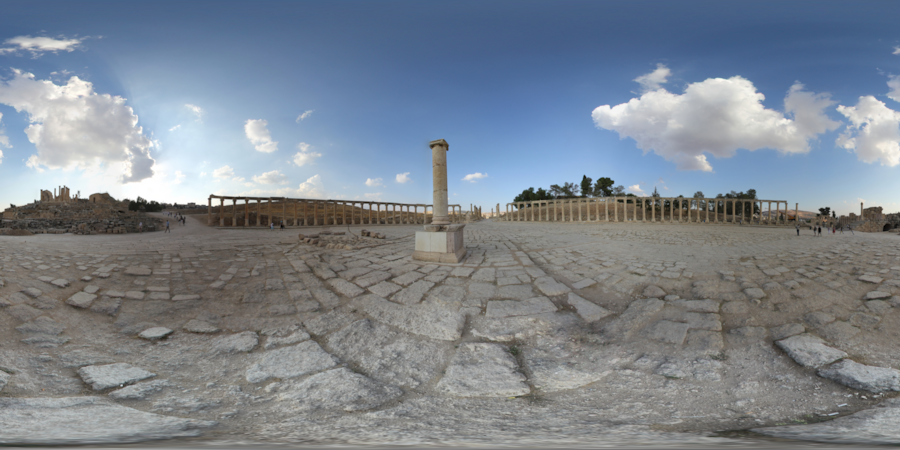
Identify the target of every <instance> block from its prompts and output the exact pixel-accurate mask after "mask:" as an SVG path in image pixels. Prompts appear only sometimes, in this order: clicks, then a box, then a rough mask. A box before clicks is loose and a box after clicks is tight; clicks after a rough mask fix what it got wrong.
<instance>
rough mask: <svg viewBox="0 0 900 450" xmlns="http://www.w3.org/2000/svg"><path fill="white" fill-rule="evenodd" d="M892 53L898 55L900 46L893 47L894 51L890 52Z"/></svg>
mask: <svg viewBox="0 0 900 450" xmlns="http://www.w3.org/2000/svg"><path fill="white" fill-rule="evenodd" d="M891 54H892V55H900V47H894V51H893V52H891Z"/></svg>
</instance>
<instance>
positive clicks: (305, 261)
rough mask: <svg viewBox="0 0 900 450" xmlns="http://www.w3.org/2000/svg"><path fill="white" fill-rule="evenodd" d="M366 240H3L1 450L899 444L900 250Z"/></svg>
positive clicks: (541, 227) (712, 240)
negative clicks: (454, 253)
mask: <svg viewBox="0 0 900 450" xmlns="http://www.w3.org/2000/svg"><path fill="white" fill-rule="evenodd" d="M338 228H340V230H338ZM361 229H362V228H361V227H352V226H351V227H349V229H348V228H347V227H336V228H334V230H333V231H345V232H348V233H347V234H346V235H341V239H342V240H345V239H355V237H353V238H351V236H354V235H355V236H359V234H360V231H361ZM368 229H369V230H374V231H375V232H377V233H379V234H383V235H384V239H371V238H364V237H359V239H360V241H363V240H365V245H353V244H352V243H349V242H347V243H343V241H342V245H328V246H325V247H322V246H318V245H309V243H301V242H300V241H299V239H298V236H297V233H298V232H300V233H304V234H306V235H310V234H315V233H320V232H322V231H326V232H327V231H331V230H330V229H328V228H303V229H301V230H299V231H298V230H297V229H289V230H288V231H286V232H282V231H278V230H276V231H270V230H268V229H250V230H241V229H222V230H219V229H214V228H207V227H205V226H203V225H200V224H199V223H198V222H197V221H196V220H194V219H190V220H189V221H188V224H187V226H181V225H176V226H174V228H173V233H171V234H162V233H151V234H143V235H135V234H127V235H101V236H78V237H75V236H71V235H42V236H31V237H11V236H10V237H7V236H3V237H0V423H3V424H4V427H2V428H0V444H71V443H118V442H136V441H144V440H151V439H165V438H175V437H178V438H186V437H198V436H199V437H202V438H205V439H219V440H229V441H234V440H242V441H257V442H284V443H314V444H329V443H341V444H457V445H462V444H480V445H481V444H495V443H504V444H511V443H512V444H521V445H527V444H542V443H543V444H548V443H553V444H557V445H569V444H571V445H575V444H585V443H593V444H596V443H597V442H603V443H605V444H608V445H611V446H614V445H618V444H624V443H629V444H635V443H646V444H656V445H659V444H669V445H676V444H678V443H687V444H690V445H703V444H709V445H725V444H730V443H734V441H733V438H732V437H729V436H731V435H730V434H728V433H726V432H730V431H735V430H742V431H746V433H743V434H742V435H741V436H744V437H742V439H748V436H749V438H751V439H752V438H754V436H755V437H756V438H759V439H762V438H763V436H766V435H768V436H774V437H779V438H788V439H801V440H819V441H828V442H836V441H840V442H852V443H864V444H876V443H877V444H884V443H891V444H900V426H897V424H898V423H900V422H898V419H900V404H898V403H897V400H896V399H895V397H896V395H897V391H900V372H898V371H897V370H896V368H897V367H900V351H898V350H900V348H898V347H900V339H898V337H900V336H898V334H900V326H898V325H900V313H898V309H900V297H898V295H900V238H898V237H897V235H895V234H888V233H871V234H866V233H857V234H856V235H850V234H844V235H828V236H822V237H813V236H812V235H811V233H809V232H807V233H803V232H801V236H800V237H797V236H796V233H795V231H794V229H793V228H773V227H747V226H743V227H738V226H729V225H696V224H695V225H678V224H637V223H619V224H608V223H601V224H597V223H588V224H540V223H536V224H535V223H508V222H499V223H495V222H491V221H485V222H479V223H475V224H470V225H468V226H467V227H466V244H467V247H468V251H469V253H468V258H467V259H466V260H465V261H464V263H463V264H459V265H438V264H425V263H422V262H418V261H414V260H412V259H411V258H410V255H411V253H412V251H413V234H414V232H415V231H416V230H417V229H419V227H417V226H392V227H389V226H386V227H375V228H371V226H369V227H368ZM324 236H328V235H324ZM328 247H330V248H328Z"/></svg>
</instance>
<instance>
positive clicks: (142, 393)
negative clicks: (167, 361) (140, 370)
mask: <svg viewBox="0 0 900 450" xmlns="http://www.w3.org/2000/svg"><path fill="white" fill-rule="evenodd" d="M170 386H172V384H171V383H169V382H168V381H166V380H150V381H142V382H140V383H135V384H132V385H131V386H125V387H123V388H121V389H116V390H114V391H112V392H110V393H109V398H112V399H115V400H145V399H146V398H147V397H148V396H150V395H153V394H156V393H159V392H162V390H163V389H164V388H166V387H170Z"/></svg>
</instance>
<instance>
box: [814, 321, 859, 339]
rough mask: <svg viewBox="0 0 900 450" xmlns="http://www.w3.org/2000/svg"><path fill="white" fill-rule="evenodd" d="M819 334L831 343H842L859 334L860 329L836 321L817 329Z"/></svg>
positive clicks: (847, 323)
mask: <svg viewBox="0 0 900 450" xmlns="http://www.w3.org/2000/svg"><path fill="white" fill-rule="evenodd" d="M818 332H819V334H821V336H822V337H824V338H825V339H827V340H828V341H831V342H836V343H844V342H846V341H848V340H849V339H851V338H852V337H853V336H856V335H857V334H859V332H860V329H859V328H857V327H855V326H853V325H852V324H850V323H849V322H845V321H843V320H836V321H834V322H832V323H829V324H826V325H822V326H821V327H819V328H818Z"/></svg>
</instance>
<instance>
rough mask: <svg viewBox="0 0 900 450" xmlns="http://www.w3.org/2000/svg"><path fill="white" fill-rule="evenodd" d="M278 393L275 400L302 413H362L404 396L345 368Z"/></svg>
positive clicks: (314, 376)
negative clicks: (286, 403) (288, 404)
mask: <svg viewBox="0 0 900 450" xmlns="http://www.w3.org/2000/svg"><path fill="white" fill-rule="evenodd" d="M281 391H282V392H281V393H280V394H279V395H278V397H277V398H278V400H280V401H282V402H290V404H291V409H292V410H296V411H303V412H320V411H323V410H324V411H345V412H352V411H364V410H367V409H373V408H377V407H379V406H381V405H383V404H385V403H387V402H389V401H391V400H394V399H395V398H397V397H399V396H401V395H402V394H403V391H401V390H400V389H399V388H397V387H395V386H385V385H382V384H380V383H378V382H376V381H375V380H372V379H371V378H369V377H367V376H364V375H360V374H358V373H353V372H351V371H350V370H349V369H347V368H345V367H341V368H338V369H332V370H328V371H325V372H322V373H319V374H316V375H313V376H311V377H309V378H307V379H305V380H303V381H301V382H299V383H294V384H292V385H290V386H288V387H285V388H282V389H281Z"/></svg>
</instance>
